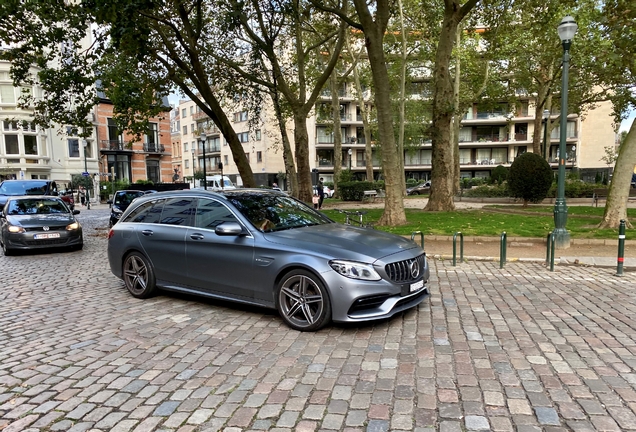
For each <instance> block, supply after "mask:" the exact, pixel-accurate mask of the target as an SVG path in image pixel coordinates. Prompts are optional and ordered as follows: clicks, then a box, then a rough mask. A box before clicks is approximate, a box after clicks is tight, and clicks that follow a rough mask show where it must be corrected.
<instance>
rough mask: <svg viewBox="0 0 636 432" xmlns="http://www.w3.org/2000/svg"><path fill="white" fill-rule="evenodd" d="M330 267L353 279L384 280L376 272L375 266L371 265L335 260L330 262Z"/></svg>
mask: <svg viewBox="0 0 636 432" xmlns="http://www.w3.org/2000/svg"><path fill="white" fill-rule="evenodd" d="M329 265H330V266H331V268H332V269H334V270H335V271H337V272H338V273H340V274H341V275H343V276H345V277H348V278H351V279H360V280H369V281H373V280H380V279H382V278H381V277H380V275H379V274H378V273H377V272H376V271H375V270H374V268H373V266H372V265H370V264H363V263H359V262H353V261H341V260H334V261H330V262H329Z"/></svg>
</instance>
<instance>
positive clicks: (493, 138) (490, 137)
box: [476, 134, 508, 142]
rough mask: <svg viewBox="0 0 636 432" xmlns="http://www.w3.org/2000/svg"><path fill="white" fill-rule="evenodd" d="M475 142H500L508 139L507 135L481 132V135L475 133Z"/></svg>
mask: <svg viewBox="0 0 636 432" xmlns="http://www.w3.org/2000/svg"><path fill="white" fill-rule="evenodd" d="M476 141H477V142H502V141H508V137H506V136H504V137H502V136H500V135H499V134H483V135H479V134H478V135H477V140H476Z"/></svg>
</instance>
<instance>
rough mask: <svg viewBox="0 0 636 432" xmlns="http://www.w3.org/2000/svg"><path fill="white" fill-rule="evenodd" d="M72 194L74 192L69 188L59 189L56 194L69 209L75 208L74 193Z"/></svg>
mask: <svg viewBox="0 0 636 432" xmlns="http://www.w3.org/2000/svg"><path fill="white" fill-rule="evenodd" d="M74 194H75V192H74V191H72V190H70V189H68V190H61V191H59V193H58V196H59V197H60V198H61V199H62V201H64V202H65V203H66V205H67V206H68V208H70V209H71V210H75V195H74Z"/></svg>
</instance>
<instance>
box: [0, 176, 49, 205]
mask: <svg viewBox="0 0 636 432" xmlns="http://www.w3.org/2000/svg"><path fill="white" fill-rule="evenodd" d="M22 195H54V196H57V195H58V193H57V183H55V182H54V181H51V180H5V181H3V182H2V183H0V210H2V209H3V208H4V205H5V204H6V203H7V200H8V199H9V197H10V196H22Z"/></svg>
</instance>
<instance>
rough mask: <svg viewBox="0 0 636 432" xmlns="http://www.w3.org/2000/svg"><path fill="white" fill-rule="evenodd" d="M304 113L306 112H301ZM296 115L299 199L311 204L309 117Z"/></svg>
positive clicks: (295, 134) (295, 130)
mask: <svg viewBox="0 0 636 432" xmlns="http://www.w3.org/2000/svg"><path fill="white" fill-rule="evenodd" d="M301 111H303V112H304V110H301ZM303 112H300V113H298V112H295V113H294V144H295V146H296V167H297V169H298V199H299V200H301V201H304V202H306V203H311V198H312V196H313V194H312V184H311V169H310V165H309V137H308V134H307V115H306V114H304V113H303Z"/></svg>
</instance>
